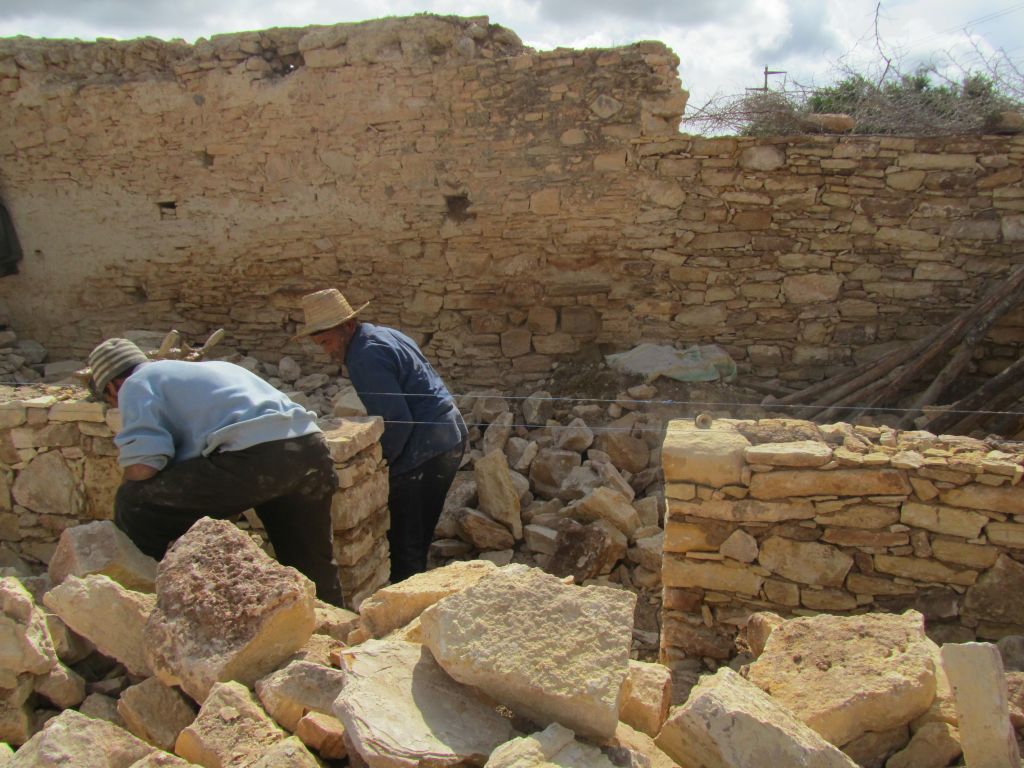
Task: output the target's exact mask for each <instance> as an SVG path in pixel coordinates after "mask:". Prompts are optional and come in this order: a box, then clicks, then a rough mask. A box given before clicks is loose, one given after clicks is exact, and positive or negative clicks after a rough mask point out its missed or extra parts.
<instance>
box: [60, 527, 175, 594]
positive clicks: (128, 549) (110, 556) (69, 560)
mask: <svg viewBox="0 0 1024 768" xmlns="http://www.w3.org/2000/svg"><path fill="white" fill-rule="evenodd" d="M47 572H48V573H49V574H50V579H51V580H52V581H53V583H54V584H60V583H61V582H62V581H64V579H66V578H67V577H68V576H88V575H90V574H94V573H95V574H102V575H104V576H109V577H110V578H111V579H113V580H114V581H116V582H118V583H119V584H121V585H122V586H123V587H125V588H126V589H132V590H135V591H136V592H152V591H153V584H154V582H155V581H156V560H154V559H153V558H151V557H148V556H147V555H144V554H142V553H141V552H140V551H139V550H138V548H137V547H136V546H135V544H133V543H132V540H131V539H129V538H128V536H127V535H126V534H125V533H124V532H123V531H121V530H120V529H119V528H118V527H117V526H115V525H114V523H112V522H111V521H109V520H97V521H95V522H92V523H85V524H84V525H76V526H74V527H73V528H67V529H65V530H64V532H63V533H61V535H60V540H59V541H58V542H57V549H56V550H55V551H54V553H53V557H52V558H50V563H49V566H48V568H47Z"/></svg>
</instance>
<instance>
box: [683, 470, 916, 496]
mask: <svg viewBox="0 0 1024 768" xmlns="http://www.w3.org/2000/svg"><path fill="white" fill-rule="evenodd" d="M666 476H668V475H667V474H666ZM910 490H911V489H910V483H909V482H907V478H906V474H905V473H904V472H903V471H902V470H898V469H833V470H830V471H828V472H814V471H811V470H798V469H794V470H778V471H775V472H759V473H757V474H755V475H754V476H753V477H752V478H751V479H750V495H751V496H753V497H754V498H755V499H780V498H784V497H787V496H906V495H907V494H909V493H910Z"/></svg>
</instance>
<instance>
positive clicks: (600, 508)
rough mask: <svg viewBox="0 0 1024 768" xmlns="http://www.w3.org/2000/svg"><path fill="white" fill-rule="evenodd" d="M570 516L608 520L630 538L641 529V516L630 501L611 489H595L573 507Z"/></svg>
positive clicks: (592, 519)
mask: <svg viewBox="0 0 1024 768" xmlns="http://www.w3.org/2000/svg"><path fill="white" fill-rule="evenodd" d="M570 514H571V515H572V516H573V517H575V518H577V519H580V520H584V521H594V520H606V521H608V522H609V523H611V524H612V525H614V526H615V527H616V528H618V529H619V530H620V531H622V533H624V534H625V535H626V536H627V537H630V538H632V536H633V533H634V532H635V531H636V529H637V528H639V527H640V515H638V514H637V512H636V509H634V508H633V505H632V504H630V502H629V499H627V498H626V497H625V496H623V495H622V494H621V493H619V492H618V491H613V490H612V489H611V488H605V487H601V488H595V489H594V490H593V491H591V492H590V493H589V494H587V495H586V496H584V497H583V498H582V499H580V500H579V501H578V502H576V503H575V504H574V505H573V506H572V508H571V512H570Z"/></svg>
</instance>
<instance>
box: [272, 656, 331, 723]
mask: <svg viewBox="0 0 1024 768" xmlns="http://www.w3.org/2000/svg"><path fill="white" fill-rule="evenodd" d="M343 685H344V676H343V675H342V673H341V671H339V670H337V669H333V668H331V667H325V666H323V665H322V664H314V663H311V662H308V661H293V662H292V663H290V664H289V665H288V666H286V667H282V668H281V669H278V670H276V671H274V672H271V673H270V674H269V675H267V676H266V677H264V678H261V679H260V680H257V681H256V695H257V696H258V697H259V700H260V703H261V704H262V705H263V708H264V709H265V710H267V713H268V714H269V715H270V716H271V717H272V718H274V720H276V721H277V723H278V725H280V726H281V727H282V728H284V729H285V730H287V731H291V732H292V733H294V732H295V729H296V728H297V727H298V724H299V720H301V719H302V717H303V715H305V714H306V713H307V712H323V713H324V714H330V713H331V712H332V709H331V705H332V704H333V703H334V700H335V699H336V698H337V697H338V694H339V693H340V692H341V688H342V686H343Z"/></svg>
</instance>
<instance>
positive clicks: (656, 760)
mask: <svg viewBox="0 0 1024 768" xmlns="http://www.w3.org/2000/svg"><path fill="white" fill-rule="evenodd" d="M611 744H612V745H613V746H616V747H620V748H622V749H628V750H629V751H630V753H631V754H632V755H639V756H640V757H639V758H638V759H634V760H633V763H632V764H633V765H634V766H636V768H640V766H642V765H644V762H643V761H644V760H646V761H647V763H648V765H649V766H650V768H678V766H677V765H676V762H675V760H673V759H672V758H671V757H669V756H668V755H666V754H665V753H664V752H662V751H661V749H659V748H658V745H657V744H655V743H654V739H652V738H651V737H650V736H648V735H647V734H646V733H642V732H640V731H637V730H635V729H634V728H631V727H630V726H628V725H626V724H625V723H622V722H620V723H619V724H618V726H617V727H616V728H615V735H614V736H613V737H612V740H611Z"/></svg>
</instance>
